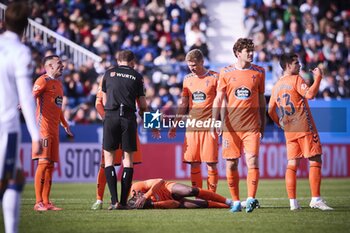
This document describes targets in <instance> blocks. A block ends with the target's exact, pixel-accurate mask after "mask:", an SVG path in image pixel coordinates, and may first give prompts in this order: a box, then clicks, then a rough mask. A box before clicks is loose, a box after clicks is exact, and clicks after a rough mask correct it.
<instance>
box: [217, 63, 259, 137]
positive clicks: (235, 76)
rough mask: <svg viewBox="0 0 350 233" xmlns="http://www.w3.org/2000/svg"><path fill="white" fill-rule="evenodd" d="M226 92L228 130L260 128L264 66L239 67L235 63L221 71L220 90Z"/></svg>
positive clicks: (226, 122)
mask: <svg viewBox="0 0 350 233" xmlns="http://www.w3.org/2000/svg"><path fill="white" fill-rule="evenodd" d="M223 90H225V92H226V97H227V114H228V115H227V117H226V121H225V124H226V127H227V128H228V131H250V130H253V131H254V130H258V129H259V128H260V115H259V94H264V92H265V70H264V68H262V67H260V66H257V65H253V64H252V65H251V66H250V67H249V68H247V69H237V68H235V65H230V66H227V67H225V68H223V69H221V71H220V77H219V87H218V91H223Z"/></svg>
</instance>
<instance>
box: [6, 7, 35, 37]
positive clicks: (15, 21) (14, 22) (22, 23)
mask: <svg viewBox="0 0 350 233" xmlns="http://www.w3.org/2000/svg"><path fill="white" fill-rule="evenodd" d="M28 17H29V8H28V4H27V3H25V2H20V1H19V2H18V1H17V2H12V3H10V4H9V5H8V7H7V8H6V12H5V25H6V29H7V30H9V31H13V32H15V33H17V34H22V33H23V31H24V29H25V28H26V27H27V25H28Z"/></svg>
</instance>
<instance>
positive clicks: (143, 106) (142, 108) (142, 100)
mask: <svg viewBox="0 0 350 233" xmlns="http://www.w3.org/2000/svg"><path fill="white" fill-rule="evenodd" d="M136 102H137V104H138V106H139V115H140V116H141V118H142V116H143V113H144V112H146V111H147V110H148V107H147V102H146V97H145V96H140V97H138V98H137V99H136ZM152 137H153V138H156V139H160V138H161V135H160V131H159V129H152Z"/></svg>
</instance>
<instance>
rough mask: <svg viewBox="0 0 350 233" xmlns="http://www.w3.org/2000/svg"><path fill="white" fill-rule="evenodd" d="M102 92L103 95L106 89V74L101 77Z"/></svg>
mask: <svg viewBox="0 0 350 233" xmlns="http://www.w3.org/2000/svg"><path fill="white" fill-rule="evenodd" d="M101 88H102V91H103V92H104V93H106V92H107V87H106V73H105V74H104V75H103V77H102V85H101Z"/></svg>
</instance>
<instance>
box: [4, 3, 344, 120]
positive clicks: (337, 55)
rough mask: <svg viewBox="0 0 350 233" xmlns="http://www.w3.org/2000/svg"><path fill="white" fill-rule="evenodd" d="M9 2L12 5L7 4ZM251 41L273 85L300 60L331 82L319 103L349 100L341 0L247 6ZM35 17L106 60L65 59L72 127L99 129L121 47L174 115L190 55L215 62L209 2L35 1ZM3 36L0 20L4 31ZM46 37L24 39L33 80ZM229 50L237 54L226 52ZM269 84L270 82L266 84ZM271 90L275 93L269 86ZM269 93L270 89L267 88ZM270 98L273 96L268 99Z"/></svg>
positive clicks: (154, 102) (154, 105)
mask: <svg viewBox="0 0 350 233" xmlns="http://www.w3.org/2000/svg"><path fill="white" fill-rule="evenodd" d="M2 2H4V3H5V4H6V3H7V2H8V1H2ZM243 2H244V8H243V9H242V10H243V11H244V22H243V23H244V26H245V29H246V36H247V37H250V38H253V39H254V42H255V44H256V52H255V57H254V63H256V64H258V65H261V66H263V67H265V69H266V71H267V73H266V75H267V77H266V79H267V80H270V82H269V83H270V85H272V84H273V83H274V82H275V81H276V80H277V79H278V77H279V76H280V74H281V69H280V67H279V63H278V62H279V56H280V55H281V54H282V53H284V52H288V51H291V52H292V51H293V52H296V53H298V54H299V56H300V58H301V62H302V64H303V68H302V69H303V70H302V71H301V75H302V77H303V78H304V79H305V81H306V82H308V83H309V84H311V83H312V81H313V80H312V76H311V73H310V72H309V70H310V69H313V68H314V67H316V66H320V67H321V68H322V69H323V71H324V73H325V78H324V79H323V81H322V83H321V88H320V93H319V96H318V97H319V98H324V99H326V100H328V99H342V98H349V97H350V78H349V77H350V9H349V5H350V4H349V3H346V2H347V1H342V0H318V1H317V0H243ZM29 3H30V4H31V5H32V12H31V18H32V19H33V20H34V21H36V22H37V23H40V24H42V25H44V26H46V27H48V28H50V29H51V30H53V31H55V32H56V33H58V34H60V35H61V36H63V37H66V38H67V39H69V40H71V41H73V42H75V43H77V44H79V45H81V46H83V47H84V48H86V49H88V50H90V51H91V52H93V53H95V54H97V55H99V56H100V57H102V59H103V60H102V62H101V63H100V64H98V65H96V64H94V63H93V62H92V61H91V62H87V63H86V64H84V65H82V66H80V67H75V66H74V64H73V63H72V62H71V61H70V60H69V59H68V56H66V54H58V55H60V56H61V57H62V60H63V62H64V65H65V69H64V73H63V77H62V82H63V86H64V91H65V98H64V106H63V108H64V114H65V117H66V119H68V120H69V121H70V122H71V123H72V124H74V123H80V124H84V123H95V122H99V121H100V119H99V118H98V116H97V112H96V110H95V108H94V104H95V99H96V94H97V91H98V83H99V81H100V79H101V78H102V75H103V73H104V71H105V70H106V69H108V68H109V67H110V66H113V65H116V60H115V57H116V54H117V52H118V51H119V50H121V49H129V50H132V51H133V52H134V53H135V54H136V56H137V60H138V62H137V66H136V69H137V70H138V71H139V72H140V73H142V74H143V76H144V84H145V89H146V97H147V101H148V103H149V106H151V109H153V110H156V109H160V108H162V111H163V112H164V113H166V114H174V109H175V108H174V106H177V103H178V101H179V99H180V98H181V96H180V95H181V87H182V81H183V78H184V77H185V75H186V74H187V73H188V68H187V65H186V63H185V61H184V59H185V54H186V53H187V52H188V51H189V50H191V49H194V48H198V49H201V51H202V52H203V54H204V55H205V58H206V64H210V63H212V62H215V61H209V50H208V46H207V36H206V30H207V27H208V23H209V16H208V15H207V9H206V7H205V5H204V1H203V0H29ZM3 30H4V27H3V23H2V22H1V21H0V32H2V31H3ZM42 41H43V38H42V37H41V35H40V34H37V35H36V37H35V40H32V41H26V43H27V44H28V45H29V46H30V47H31V48H32V55H33V63H34V67H36V68H35V71H34V74H33V78H34V79H35V78H37V77H39V76H40V75H41V74H43V73H44V70H43V67H42V65H41V60H42V58H43V57H44V56H46V55H49V54H53V53H54V51H55V47H54V43H52V46H51V47H50V46H45V47H44V46H43V43H42ZM227 49H231V48H227ZM267 85H269V84H267ZM270 88H271V87H270ZM267 89H269V88H268V87H267ZM267 95H269V93H267Z"/></svg>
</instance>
